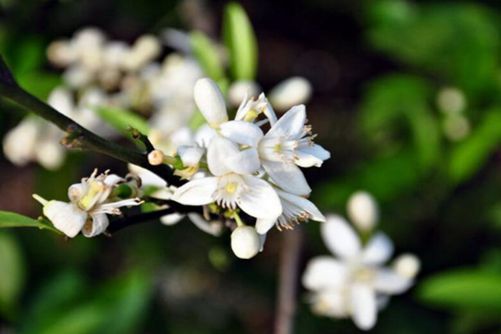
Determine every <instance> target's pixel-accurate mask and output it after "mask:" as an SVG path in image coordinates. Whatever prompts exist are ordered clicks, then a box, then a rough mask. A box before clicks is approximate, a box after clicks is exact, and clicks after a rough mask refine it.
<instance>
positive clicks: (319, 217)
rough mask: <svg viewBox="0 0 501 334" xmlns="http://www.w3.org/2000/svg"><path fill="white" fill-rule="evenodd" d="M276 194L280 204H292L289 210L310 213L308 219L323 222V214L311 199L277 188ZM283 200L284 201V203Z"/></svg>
mask: <svg viewBox="0 0 501 334" xmlns="http://www.w3.org/2000/svg"><path fill="white" fill-rule="evenodd" d="M277 193H278V196H279V197H280V199H281V200H282V206H283V207H285V206H286V205H289V206H293V208H291V211H300V212H304V211H305V212H307V213H308V214H309V215H310V219H311V220H314V221H317V222H325V217H324V215H323V214H322V213H321V212H320V210H318V208H317V207H316V206H315V204H313V203H312V202H311V201H309V200H307V199H306V198H304V197H301V196H296V195H294V194H289V193H287V192H285V191H281V190H277ZM284 201H285V202H286V203H284Z"/></svg>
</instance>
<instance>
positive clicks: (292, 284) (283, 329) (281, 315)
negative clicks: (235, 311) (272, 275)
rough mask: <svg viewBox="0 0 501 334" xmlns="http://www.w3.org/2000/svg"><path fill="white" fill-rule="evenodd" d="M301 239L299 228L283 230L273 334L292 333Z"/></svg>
mask: <svg viewBox="0 0 501 334" xmlns="http://www.w3.org/2000/svg"><path fill="white" fill-rule="evenodd" d="M302 239H303V236H302V230H301V228H296V229H295V230H293V231H285V232H283V239H282V249H281V253H280V268H279V288H278V296H277V300H278V304H277V307H276V313H275V332H274V333H275V334H292V333H293V332H294V316H295V313H296V295H297V280H298V269H299V255H300V253H301V244H302Z"/></svg>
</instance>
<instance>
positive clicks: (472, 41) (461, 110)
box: [0, 0, 501, 334]
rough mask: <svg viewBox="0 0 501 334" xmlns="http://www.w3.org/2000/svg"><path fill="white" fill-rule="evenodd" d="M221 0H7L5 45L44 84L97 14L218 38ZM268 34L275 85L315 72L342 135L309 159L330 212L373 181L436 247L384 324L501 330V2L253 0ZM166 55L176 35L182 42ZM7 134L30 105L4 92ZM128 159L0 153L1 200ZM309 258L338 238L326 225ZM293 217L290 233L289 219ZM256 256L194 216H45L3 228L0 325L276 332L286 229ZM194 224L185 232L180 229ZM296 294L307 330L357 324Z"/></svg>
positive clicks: (122, 24) (7, 328) (261, 75)
mask: <svg viewBox="0 0 501 334" xmlns="http://www.w3.org/2000/svg"><path fill="white" fill-rule="evenodd" d="M225 5H226V3H225V2H223V1H214V2H212V1H198V0H186V1H160V2H159V1H153V0H142V1H130V0H116V1H97V0H96V1H94V0H86V1H73V0H60V1H55V0H54V1H53V0H47V1H41V0H38V1H34V0H23V1H20V0H0V6H1V7H0V8H1V11H0V15H1V16H0V53H1V54H2V55H3V56H4V57H5V59H6V62H7V63H8V64H9V66H10V67H11V68H12V69H13V72H14V74H15V76H16V78H17V79H18V81H19V82H20V84H21V85H22V86H23V87H25V88H26V89H27V90H28V91H30V92H31V93H33V94H35V95H36V96H38V97H40V98H42V99H47V97H48V95H49V93H50V91H51V90H52V89H53V88H54V87H56V86H57V85H59V84H60V83H61V80H62V79H61V73H62V72H61V69H60V68H59V69H58V68H57V66H54V65H53V64H51V63H50V62H49V60H48V59H47V52H46V50H47V47H48V45H49V43H51V42H52V41H54V40H58V39H61V38H71V36H73V34H74V33H75V32H76V31H78V30H79V29H81V28H83V27H88V26H92V27H97V28H99V29H101V30H102V31H103V32H104V33H105V34H106V35H107V36H108V38H110V39H113V40H120V41H124V42H127V43H133V42H134V41H135V40H136V38H137V37H139V36H141V35H143V34H146V33H149V34H154V35H158V36H161V35H162V34H163V33H164V31H165V29H166V28H174V29H178V30H181V31H187V32H189V31H193V30H198V31H201V32H203V33H205V34H206V36H209V37H210V38H212V40H214V41H218V40H221V25H222V23H221V22H222V21H223V12H224V7H225ZM241 5H242V6H243V7H244V8H245V10H246V12H247V15H248V16H249V18H250V20H251V22H252V25H253V27H254V30H255V34H256V37H257V42H258V50H259V53H258V54H259V65H258V71H257V77H256V81H257V82H258V83H259V84H260V85H261V87H262V88H263V90H264V91H265V92H266V91H268V90H269V89H271V88H272V87H273V86H275V85H276V84H277V83H278V82H280V81H282V80H284V79H286V78H288V77H291V76H302V77H304V78H306V79H308V80H309V82H310V83H311V86H312V88H313V93H312V97H311V100H310V101H309V103H308V105H307V110H308V113H309V119H310V123H311V124H312V125H313V127H314V131H315V132H316V133H318V138H317V142H318V143H320V144H321V145H323V146H324V147H325V148H327V149H328V150H330V151H331V153H332V158H331V159H330V160H329V161H327V162H326V163H325V164H324V166H323V167H322V168H321V169H314V170H313V169H310V170H308V171H307V174H308V175H307V176H308V180H310V182H311V184H312V188H313V195H312V196H313V200H314V202H315V203H316V204H317V205H318V206H319V207H320V209H321V210H322V212H324V213H326V212H336V213H340V214H345V203H346V200H347V198H348V197H349V195H350V194H351V193H353V192H354V191H356V190H359V189H364V190H367V191H369V192H371V193H372V194H373V195H374V196H375V197H376V198H377V199H378V201H379V203H380V206H381V219H380V226H379V227H380V228H381V229H382V230H384V231H385V232H387V233H388V234H389V235H390V237H391V238H392V239H393V240H394V242H395V245H396V253H402V252H412V253H415V254H416V255H417V256H418V257H419V258H420V259H421V261H422V271H421V273H420V275H419V277H418V280H417V284H416V286H415V287H414V288H413V289H411V290H410V291H409V292H407V293H406V294H405V295H403V296H397V297H395V298H393V300H392V302H391V303H390V305H389V307H388V308H387V309H386V310H384V311H382V312H381V314H380V317H379V319H378V324H377V326H376V327H375V329H374V330H373V332H374V333H457V334H463V333H464V334H466V333H500V332H501V320H500V319H501V317H500V316H499V315H500V314H501V248H500V241H501V196H500V195H501V169H500V166H501V150H500V143H501V98H500V96H501V20H500V14H501V5H500V4H499V3H498V2H497V1H485V2H480V1H477V2H473V1H472V2H468V1H450V2H446V1H419V2H418V1H406V0H382V1H344V0H339V1H322V0H313V1H312V0H308V1H306V0H304V1H299V0H289V1H266V2H256V1H242V2H241ZM163 49H164V50H163V52H164V53H167V54H168V53H170V52H172V51H174V49H173V48H172V45H170V46H169V45H168V46H164V47H163ZM0 109H1V112H0V137H3V136H4V135H5V134H6V133H7V132H8V131H9V130H10V129H11V128H13V127H14V126H16V125H17V124H18V123H19V122H20V120H21V119H22V117H23V116H24V115H23V113H22V112H20V111H19V110H16V108H15V107H13V106H12V105H9V104H7V103H5V102H1V103H0ZM96 166H99V168H100V169H102V170H104V169H105V168H111V169H112V170H113V171H114V172H117V173H120V174H125V173H126V172H127V166H125V165H124V164H121V163H117V162H115V161H112V160H110V159H107V158H105V157H104V156H99V155H95V154H85V153H70V154H69V155H68V156H67V158H66V160H65V162H64V163H63V164H62V165H61V166H60V167H58V168H57V169H56V170H47V169H45V168H43V167H41V166H39V165H38V164H36V163H31V164H28V165H27V166H24V167H16V166H14V165H13V164H12V163H11V162H9V160H7V159H6V158H5V157H4V156H0V209H1V210H9V211H16V212H19V213H22V214H25V215H29V216H31V217H36V216H38V215H39V214H40V207H39V205H38V204H37V203H35V201H33V200H32V199H31V194H32V193H39V194H42V195H43V196H44V197H46V198H57V199H65V197H66V190H67V186H68V185H70V184H72V183H74V182H75V181H77V180H79V178H81V177H83V176H85V175H89V174H90V172H91V171H92V169H93V168H94V167H96ZM300 228H301V229H303V231H304V232H305V243H304V247H303V250H302V254H301V268H304V265H305V264H306V261H307V259H309V258H311V257H312V256H315V255H319V254H328V251H327V249H326V248H325V247H324V245H323V242H322V241H321V239H320V235H319V229H318V224H317V223H308V224H304V225H303V226H301V227H300ZM283 233H287V232H283ZM268 238H269V239H268V241H267V245H266V248H265V250H264V252H263V253H262V254H260V255H259V256H257V257H256V258H254V259H253V260H251V261H241V260H237V259H236V258H235V257H234V256H233V255H232V254H231V250H230V249H229V247H228V242H229V241H228V239H229V235H224V236H223V237H221V238H215V237H213V236H210V235H207V234H205V233H203V232H200V231H199V230H198V229H197V228H196V227H195V226H194V225H193V224H189V223H187V222H183V223H181V224H177V225H175V226H172V227H166V226H160V225H159V224H155V223H150V224H143V225H138V226H134V227H131V228H128V229H125V230H123V231H120V232H119V233H116V234H115V235H113V236H112V237H111V238H106V237H100V238H95V239H86V238H83V237H79V238H75V239H74V240H71V241H66V240H64V239H63V238H61V237H60V236H56V235H53V234H51V233H49V232H46V231H38V230H35V229H33V230H30V229H20V230H2V231H0V333H2V334H3V333H37V334H39V333H50V334H63V333H73V334H75V333H82V334H83V333H103V332H106V333H234V332H237V331H238V332H239V333H268V332H271V328H272V324H273V317H274V307H275V295H276V290H277V283H276V282H277V270H276V268H277V264H278V250H279V246H280V239H281V238H282V235H281V233H280V232H278V231H273V232H272V233H270V234H269V235H268ZM180 240H182V242H180ZM304 294H305V292H304V291H303V290H301V291H300V292H299V298H300V300H299V301H298V314H297V318H296V332H297V333H352V332H353V333H355V332H358V330H357V329H356V327H355V326H354V325H353V324H352V323H351V321H348V320H332V319H328V318H320V317H317V316H315V315H313V314H312V313H311V311H310V310H309V307H308V305H307V304H306V303H305V302H304V301H305V295H304Z"/></svg>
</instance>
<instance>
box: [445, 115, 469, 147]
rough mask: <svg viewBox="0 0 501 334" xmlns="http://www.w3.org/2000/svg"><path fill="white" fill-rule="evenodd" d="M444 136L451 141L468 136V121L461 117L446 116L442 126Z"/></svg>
mask: <svg viewBox="0 0 501 334" xmlns="http://www.w3.org/2000/svg"><path fill="white" fill-rule="evenodd" d="M442 126H443V131H444V134H445V136H446V137H447V138H448V139H449V140H451V141H460V140H462V139H464V138H466V137H467V136H468V135H469V134H470V130H471V129H470V128H471V127H470V121H469V120H468V118H466V117H464V116H463V115H450V116H446V117H445V119H444V122H443V124H442Z"/></svg>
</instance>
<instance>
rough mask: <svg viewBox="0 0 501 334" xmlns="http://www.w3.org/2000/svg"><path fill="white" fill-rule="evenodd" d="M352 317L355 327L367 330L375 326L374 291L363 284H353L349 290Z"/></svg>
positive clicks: (375, 305)
mask: <svg viewBox="0 0 501 334" xmlns="http://www.w3.org/2000/svg"><path fill="white" fill-rule="evenodd" d="M350 292H351V303H352V313H353V314H352V317H353V321H354V322H355V325H357V327H358V328H360V329H363V330H369V329H371V328H372V327H374V325H375V324H376V318H377V303H376V294H375V293H374V290H373V289H372V288H371V287H369V286H368V285H365V284H355V285H353V287H352V288H351V291H350Z"/></svg>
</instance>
